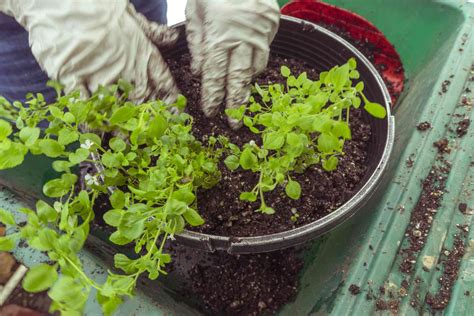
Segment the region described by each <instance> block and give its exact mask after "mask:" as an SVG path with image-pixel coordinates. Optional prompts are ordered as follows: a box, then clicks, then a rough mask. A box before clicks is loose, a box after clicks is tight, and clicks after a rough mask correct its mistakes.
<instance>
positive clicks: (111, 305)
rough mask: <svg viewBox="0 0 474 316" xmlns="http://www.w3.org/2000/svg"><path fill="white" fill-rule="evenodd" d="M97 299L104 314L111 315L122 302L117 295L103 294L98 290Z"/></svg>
mask: <svg viewBox="0 0 474 316" xmlns="http://www.w3.org/2000/svg"><path fill="white" fill-rule="evenodd" d="M97 301H98V302H99V304H100V307H101V309H102V312H103V313H104V315H105V316H110V315H113V314H114V312H115V310H116V309H117V308H118V307H119V306H120V304H122V303H123V300H122V299H121V298H120V297H118V296H115V295H113V296H105V295H102V294H101V293H100V292H99V293H97Z"/></svg>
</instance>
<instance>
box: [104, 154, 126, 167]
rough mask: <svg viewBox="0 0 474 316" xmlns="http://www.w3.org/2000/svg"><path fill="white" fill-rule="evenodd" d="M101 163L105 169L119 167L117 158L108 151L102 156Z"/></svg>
mask: <svg viewBox="0 0 474 316" xmlns="http://www.w3.org/2000/svg"><path fill="white" fill-rule="evenodd" d="M101 161H102V163H103V164H104V166H105V167H107V168H119V167H120V166H121V163H120V160H119V159H118V156H117V155H116V154H114V153H112V152H110V151H107V152H105V153H104V154H102V157H101Z"/></svg>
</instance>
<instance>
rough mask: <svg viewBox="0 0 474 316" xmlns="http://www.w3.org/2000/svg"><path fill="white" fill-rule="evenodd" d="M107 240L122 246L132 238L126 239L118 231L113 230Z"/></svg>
mask: <svg viewBox="0 0 474 316" xmlns="http://www.w3.org/2000/svg"><path fill="white" fill-rule="evenodd" d="M109 240H110V241H111V242H113V243H114V244H116V245H119V246H123V245H126V244H129V243H131V242H132V240H133V239H128V238H127V237H125V236H124V235H123V234H122V233H120V232H119V231H116V232H113V233H112V235H110V237H109Z"/></svg>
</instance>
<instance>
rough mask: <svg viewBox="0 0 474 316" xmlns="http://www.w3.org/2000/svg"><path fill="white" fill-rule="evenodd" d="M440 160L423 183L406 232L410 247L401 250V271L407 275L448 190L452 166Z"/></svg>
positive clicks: (410, 271) (412, 267)
mask: <svg viewBox="0 0 474 316" xmlns="http://www.w3.org/2000/svg"><path fill="white" fill-rule="evenodd" d="M439 160H441V164H440V165H439V166H438V165H435V166H433V167H432V168H431V170H430V172H429V174H428V176H427V177H426V178H425V179H424V180H423V181H422V192H421V195H420V198H419V200H418V202H417V204H416V205H415V208H414V209H413V211H412V213H411V217H410V223H409V225H408V228H407V230H406V232H405V236H406V237H408V242H409V245H408V247H406V248H404V249H402V250H401V254H402V255H403V260H402V262H401V264H400V270H401V271H402V272H404V273H407V274H411V273H412V271H413V269H414V266H415V263H416V260H417V255H418V253H419V252H420V251H421V250H422V249H423V247H424V246H425V242H426V239H427V237H428V234H429V232H430V229H431V225H432V223H433V218H434V216H435V214H436V213H437V212H438V208H439V207H440V204H441V200H442V198H443V195H444V190H445V188H446V180H447V177H448V174H449V171H450V170H451V165H450V164H449V163H448V162H447V161H445V160H443V159H441V158H439Z"/></svg>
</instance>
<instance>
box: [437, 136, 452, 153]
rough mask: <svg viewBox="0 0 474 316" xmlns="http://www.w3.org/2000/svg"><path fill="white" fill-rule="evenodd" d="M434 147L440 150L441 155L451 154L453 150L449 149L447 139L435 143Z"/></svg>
mask: <svg viewBox="0 0 474 316" xmlns="http://www.w3.org/2000/svg"><path fill="white" fill-rule="evenodd" d="M433 146H434V147H436V148H438V153H440V154H443V153H450V152H451V148H449V142H448V140H447V139H446V138H443V139H440V140H438V141H436V142H434V143H433Z"/></svg>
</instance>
